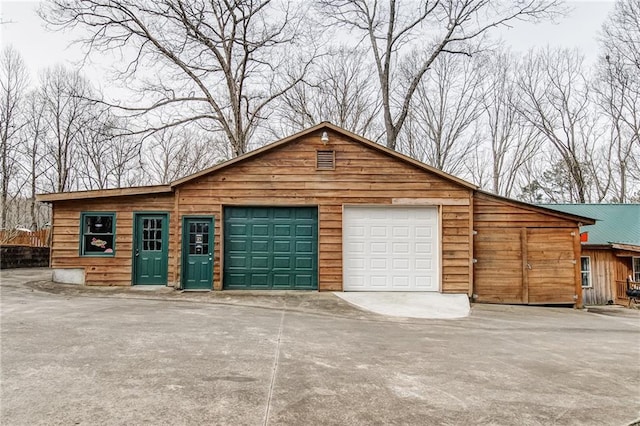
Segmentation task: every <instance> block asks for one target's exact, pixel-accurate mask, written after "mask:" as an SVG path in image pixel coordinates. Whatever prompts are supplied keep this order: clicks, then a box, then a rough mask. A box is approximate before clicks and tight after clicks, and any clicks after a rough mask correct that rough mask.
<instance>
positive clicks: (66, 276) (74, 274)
mask: <svg viewBox="0 0 640 426" xmlns="http://www.w3.org/2000/svg"><path fill="white" fill-rule="evenodd" d="M53 281H54V282H57V283H61V284H81V285H84V269H54V270H53Z"/></svg>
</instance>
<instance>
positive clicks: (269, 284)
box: [223, 207, 318, 290]
mask: <svg viewBox="0 0 640 426" xmlns="http://www.w3.org/2000/svg"><path fill="white" fill-rule="evenodd" d="M223 287H224V288H225V289H254V290H255V289H258V290H259V289H265V290H267V289H275V290H294V289H295V290H315V289H317V288H318V209H317V208H316V207H226V208H225V209H224V272H223Z"/></svg>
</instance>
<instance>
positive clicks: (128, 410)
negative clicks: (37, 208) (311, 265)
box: [0, 270, 640, 425]
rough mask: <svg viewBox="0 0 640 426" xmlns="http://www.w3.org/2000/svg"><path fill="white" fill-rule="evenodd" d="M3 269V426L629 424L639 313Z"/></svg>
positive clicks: (636, 381) (636, 403) (638, 379)
mask: <svg viewBox="0 0 640 426" xmlns="http://www.w3.org/2000/svg"><path fill="white" fill-rule="evenodd" d="M47 274H48V271H47V270H8V271H2V272H1V278H2V283H1V287H0V297H1V303H0V307H1V310H2V314H1V318H0V319H1V344H2V346H1V353H0V354H1V359H0V363H1V364H0V365H1V377H0V379H1V386H2V387H1V394H0V401H1V402H0V403H1V406H0V410H1V416H0V423H1V424H3V425H33V424H43V425H44V424H46V425H51V424H61V425H95V424H106V425H121V424H153V425H162V424H166V425H198V424H206V425H215V424H220V425H244V424H246V425H314V424H323V425H326V424H328V425H345V424H348V425H360V424H362V425H376V424H377V425H387V424H397V425H405V424H416V425H431V424H433V425H438V424H444V425H458V424H464V425H468V424H505V425H527V424H529V425H549V424H575V425H626V424H629V423H631V422H632V421H633V420H635V419H637V418H638V417H640V366H639V362H640V317H639V316H638V314H640V311H628V310H618V311H608V312H612V313H613V315H604V314H597V313H590V312H584V311H576V310H573V309H567V308H538V307H519V306H497V305H493V306H492V305H475V306H473V308H472V312H471V315H470V316H469V317H468V318H464V319H458V320H419V319H412V320H409V319H403V318H388V317H384V316H380V315H375V314H370V313H367V312H363V311H360V310H358V309H357V308H355V307H353V306H351V305H349V304H347V303H346V302H343V301H341V300H340V299H339V298H337V297H336V296H334V295H333V294H330V293H299V294H279V295H274V296H262V295H251V294H248V295H247V294H241V293H231V292H219V293H218V294H215V295H214V294H211V293H209V294H204V295H203V294H179V293H177V292H170V291H166V290H160V291H135V290H133V291H132V290H130V289H124V290H123V289H85V288H81V287H75V288H74V287H70V286H67V287H64V286H62V287H61V286H56V285H54V284H51V283H49V282H46V281H42V282H38V283H32V284H28V285H27V284H25V282H27V281H33V280H38V279H45V280H46V278H47Z"/></svg>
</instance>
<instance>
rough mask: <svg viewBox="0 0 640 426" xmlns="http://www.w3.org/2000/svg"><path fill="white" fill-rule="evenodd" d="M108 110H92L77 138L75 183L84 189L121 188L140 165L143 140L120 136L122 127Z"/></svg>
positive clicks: (103, 108) (102, 108)
mask: <svg viewBox="0 0 640 426" xmlns="http://www.w3.org/2000/svg"><path fill="white" fill-rule="evenodd" d="M121 121H122V120H120V119H119V118H118V117H116V116H114V115H113V114H111V112H110V110H109V108H105V107H104V106H94V108H93V110H92V112H91V114H90V116H88V117H87V119H86V122H85V123H86V124H85V126H84V127H83V128H82V129H81V130H80V133H79V137H78V147H77V150H78V163H79V164H82V167H78V168H77V171H76V175H77V179H78V180H79V181H80V182H81V184H82V187H83V188H86V189H106V188H114V187H115V188H120V187H121V186H122V185H123V183H124V182H130V179H129V177H130V174H131V173H130V169H131V168H134V167H136V166H139V164H140V155H141V148H142V140H141V138H140V137H132V136H127V135H123V134H122V133H125V132H123V130H124V127H123V124H124V123H121Z"/></svg>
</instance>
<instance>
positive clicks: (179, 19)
mask: <svg viewBox="0 0 640 426" xmlns="http://www.w3.org/2000/svg"><path fill="white" fill-rule="evenodd" d="M303 12H304V6H303V5H302V4H299V3H297V2H284V1H277V0H236V1H198V2H194V1H186V0H184V1H183V0H159V1H137V0H136V1H133V0H116V1H113V0H95V1H91V2H84V1H80V0H72V1H67V0H53V1H52V2H51V3H50V6H48V7H45V8H44V9H42V10H41V16H42V17H43V18H44V19H46V20H47V21H48V22H49V23H51V24H53V25H56V26H59V27H62V28H75V27H80V28H82V29H83V30H85V31H87V32H88V33H89V36H87V37H86V38H84V39H83V41H84V43H85V45H86V46H87V47H88V49H89V51H96V52H102V51H108V50H118V49H120V48H122V47H126V48H130V49H134V50H135V52H136V53H135V55H133V58H132V59H131V60H130V61H127V62H128V63H127V64H126V68H124V69H123V70H121V77H135V76H139V77H141V79H143V80H146V81H145V83H144V84H143V86H142V90H143V91H144V92H145V94H146V95H147V96H151V97H153V98H154V99H155V101H154V102H153V103H152V104H151V105H145V106H135V107H131V106H123V108H124V109H127V110H129V111H134V112H137V113H140V114H144V115H145V116H147V117H149V116H150V115H154V116H155V117H157V119H158V121H159V124H156V125H153V124H152V125H151V126H150V129H146V130H152V131H154V130H160V129H163V128H167V127H171V126H177V125H181V124H184V123H188V122H197V123H199V125H201V126H203V127H205V128H207V129H209V130H210V131H222V132H223V134H224V135H225V137H226V138H227V139H228V141H229V144H230V148H231V149H230V151H231V153H232V155H234V156H235V155H240V154H243V153H245V152H246V150H247V146H248V142H249V140H250V138H251V137H252V135H253V133H254V132H255V131H256V129H257V128H258V126H259V124H260V123H261V122H262V120H263V119H265V118H266V117H267V116H268V114H269V113H270V111H269V107H270V106H271V105H272V104H273V102H274V101H275V100H276V99H278V98H279V97H280V96H282V95H283V94H285V93H287V92H288V91H289V90H291V89H292V88H293V87H295V86H296V85H297V84H298V83H299V82H300V81H301V80H302V78H303V77H304V75H305V73H306V70H307V67H308V66H309V64H310V63H311V61H312V59H313V57H314V56H315V49H314V47H313V39H310V38H307V37H304V32H305V31H307V30H308V29H309V27H307V26H305V25H302V22H301V15H302V13H303Z"/></svg>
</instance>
